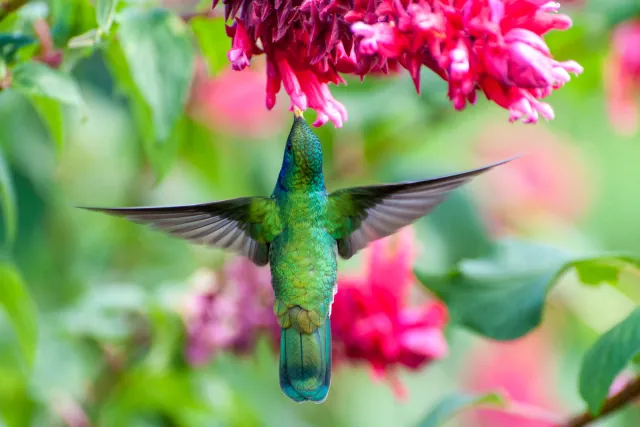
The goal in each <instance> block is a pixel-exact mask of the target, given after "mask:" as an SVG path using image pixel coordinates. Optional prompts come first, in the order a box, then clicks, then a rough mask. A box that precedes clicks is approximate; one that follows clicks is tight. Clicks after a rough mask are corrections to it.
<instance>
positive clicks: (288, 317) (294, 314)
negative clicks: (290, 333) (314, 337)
mask: <svg viewBox="0 0 640 427" xmlns="http://www.w3.org/2000/svg"><path fill="white" fill-rule="evenodd" d="M273 311H274V312H275V314H276V317H277V318H278V324H279V325H280V327H281V328H283V329H288V328H294V329H296V330H297V331H298V332H302V333H305V334H312V333H313V332H314V331H315V330H316V329H318V327H319V326H321V325H322V323H323V322H324V319H323V318H322V317H321V316H320V315H319V314H318V313H317V312H315V311H309V310H305V309H304V308H302V307H300V306H299V305H296V306H294V307H287V306H286V304H284V303H283V302H282V301H279V300H276V301H275V303H274V304H273Z"/></svg>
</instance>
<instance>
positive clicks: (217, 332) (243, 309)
mask: <svg viewBox="0 0 640 427" xmlns="http://www.w3.org/2000/svg"><path fill="white" fill-rule="evenodd" d="M270 277H271V276H270V273H269V271H268V269H261V268H258V267H256V266H255V265H254V264H252V263H251V262H250V261H249V260H247V259H245V258H237V259H236V260H234V261H233V262H231V263H230V264H228V265H227V266H225V269H224V271H223V272H222V273H221V274H218V275H216V274H215V273H213V272H210V271H202V272H198V273H197V275H196V277H195V285H196V288H197V290H196V292H195V293H193V294H192V295H190V296H189V300H188V303H187V307H186V310H185V315H184V318H185V323H186V327H187V348H186V358H187V361H188V362H189V363H190V364H192V365H196V366H197V365H202V364H204V363H207V362H208V361H209V360H210V359H211V358H212V357H213V356H214V355H215V354H216V353H217V352H219V351H228V350H231V351H234V352H236V353H238V354H246V353H248V352H250V351H252V350H253V348H254V346H255V343H256V340H257V339H258V337H259V334H260V332H264V331H266V332H270V333H271V334H272V335H271V336H272V338H273V340H274V342H276V339H277V337H278V336H279V334H278V333H279V327H278V324H277V322H276V320H275V318H274V316H273V292H272V290H271V280H270Z"/></svg>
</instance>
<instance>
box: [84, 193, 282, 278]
mask: <svg viewBox="0 0 640 427" xmlns="http://www.w3.org/2000/svg"><path fill="white" fill-rule="evenodd" d="M84 209H89V210H92V211H98V212H104V213H107V214H110V215H117V216H121V217H124V218H126V219H128V220H131V221H133V222H136V223H141V224H148V225H151V226H152V227H154V228H156V229H158V230H161V231H164V232H166V233H169V234H171V235H174V236H177V237H181V238H183V239H187V240H192V241H194V242H197V243H201V244H206V245H210V246H214V247H217V248H220V249H229V250H232V251H235V252H237V253H240V254H242V255H245V256H246V257H248V258H249V259H250V260H251V261H253V262H254V263H255V264H257V265H266V264H268V263H269V243H270V242H271V241H272V240H273V238H274V237H275V236H276V235H278V234H279V233H280V231H281V230H282V226H281V223H280V215H279V213H278V207H277V205H276V203H275V200H274V199H271V198H266V197H242V198H239V199H231V200H224V201H220V202H213V203H204V204H199V205H187V206H172V207H142V208H111V209H109V208H84Z"/></svg>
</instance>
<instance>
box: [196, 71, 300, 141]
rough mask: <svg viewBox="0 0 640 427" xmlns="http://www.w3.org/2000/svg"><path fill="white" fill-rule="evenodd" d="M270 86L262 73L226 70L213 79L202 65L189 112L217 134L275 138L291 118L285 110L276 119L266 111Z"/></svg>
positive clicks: (277, 114) (278, 112)
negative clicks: (266, 91)
mask: <svg viewBox="0 0 640 427" xmlns="http://www.w3.org/2000/svg"><path fill="white" fill-rule="evenodd" d="M266 82H267V79H266V76H265V74H264V72H262V73H261V72H260V70H259V69H251V70H246V71H245V72H244V73H236V72H234V71H231V70H224V71H222V72H220V73H219V74H218V75H216V76H214V77H209V76H208V75H207V70H206V66H205V64H204V62H203V61H198V63H197V67H196V72H195V77H194V79H193V84H192V90H191V98H190V99H189V104H188V112H189V114H190V116H191V117H193V118H194V119H195V120H197V121H199V122H201V123H202V124H203V125H205V126H208V127H211V128H212V129H215V130H216V131H217V132H224V133H227V134H230V135H232V136H236V137H245V138H251V139H255V138H262V139H267V138H270V137H273V136H274V135H275V134H277V133H278V132H279V131H280V128H281V125H282V124H283V121H286V120H288V118H287V117H285V115H284V114H283V113H284V111H283V110H282V109H278V110H277V111H276V114H275V115H274V114H273V113H269V112H268V111H267V110H265V108H264V103H263V102H262V101H261V96H262V94H263V93H264V87H265V85H266Z"/></svg>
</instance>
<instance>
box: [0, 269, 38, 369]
mask: <svg viewBox="0 0 640 427" xmlns="http://www.w3.org/2000/svg"><path fill="white" fill-rule="evenodd" d="M0 283H2V286H0V306H2V307H3V308H4V310H5V311H6V312H7V314H8V315H9V319H10V320H11V323H12V324H13V327H14V329H15V331H16V335H17V337H18V342H19V344H20V349H21V350H22V353H23V355H24V358H25V360H26V361H27V365H28V366H29V367H31V366H32V364H33V359H34V356H35V352H36V344H37V340H38V331H37V326H36V308H35V305H34V304H33V301H32V300H31V296H30V295H29V294H28V292H27V288H26V286H25V285H24V283H23V282H22V279H21V277H20V275H19V274H18V272H17V271H16V270H15V268H14V267H13V266H11V265H9V264H8V263H6V262H0Z"/></svg>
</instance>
